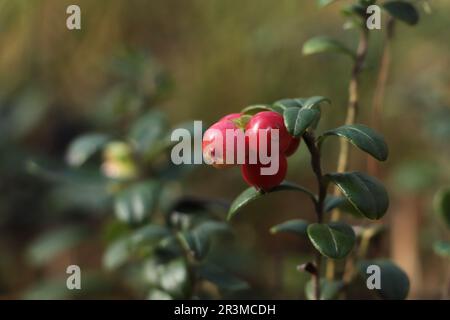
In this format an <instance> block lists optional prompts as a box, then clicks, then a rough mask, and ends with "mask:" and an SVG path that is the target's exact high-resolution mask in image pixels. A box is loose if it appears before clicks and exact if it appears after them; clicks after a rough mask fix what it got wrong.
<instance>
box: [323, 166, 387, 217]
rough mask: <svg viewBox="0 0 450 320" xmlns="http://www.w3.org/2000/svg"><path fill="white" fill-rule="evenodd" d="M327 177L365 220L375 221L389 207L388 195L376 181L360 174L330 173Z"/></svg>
mask: <svg viewBox="0 0 450 320" xmlns="http://www.w3.org/2000/svg"><path fill="white" fill-rule="evenodd" d="M327 177H328V179H330V180H331V181H332V182H333V183H334V184H336V185H337V186H338V187H339V189H340V190H341V191H342V193H343V195H344V196H345V197H346V198H347V199H348V201H349V202H350V203H351V204H352V205H353V207H354V208H355V209H356V210H358V212H360V213H361V214H362V215H363V216H365V217H366V218H369V219H371V220H376V219H380V218H381V217H383V215H384V214H385V213H386V211H387V209H388V207H389V198H388V194H387V192H386V189H385V188H384V187H383V185H382V184H381V182H379V181H378V180H377V179H375V178H373V177H370V176H368V175H367V174H365V173H362V172H349V173H332V174H328V175H327Z"/></svg>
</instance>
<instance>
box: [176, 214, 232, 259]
mask: <svg viewBox="0 0 450 320" xmlns="http://www.w3.org/2000/svg"><path fill="white" fill-rule="evenodd" d="M225 231H229V229H228V225H227V224H226V223H224V222H217V221H208V222H204V223H202V224H200V225H198V226H196V227H195V228H194V229H193V230H190V231H185V232H182V233H180V234H179V237H180V240H181V242H182V244H183V247H184V248H185V249H187V250H189V251H190V252H191V253H192V255H193V256H194V258H195V259H197V260H202V259H203V258H205V256H206V254H207V253H208V251H209V248H210V245H211V238H212V236H213V235H215V234H216V233H219V232H225Z"/></svg>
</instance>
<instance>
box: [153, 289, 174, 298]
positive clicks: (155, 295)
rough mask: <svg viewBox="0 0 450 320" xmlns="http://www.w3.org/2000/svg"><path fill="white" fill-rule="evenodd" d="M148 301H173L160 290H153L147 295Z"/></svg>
mask: <svg viewBox="0 0 450 320" xmlns="http://www.w3.org/2000/svg"><path fill="white" fill-rule="evenodd" d="M147 299H148V300H172V299H173V298H172V296H171V295H170V294H168V293H167V292H165V291H162V290H159V289H151V290H150V292H149V293H148V295H147Z"/></svg>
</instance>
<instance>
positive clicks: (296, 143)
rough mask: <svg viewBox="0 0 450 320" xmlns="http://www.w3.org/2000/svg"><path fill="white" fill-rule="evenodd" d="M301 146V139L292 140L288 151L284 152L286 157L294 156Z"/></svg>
mask: <svg viewBox="0 0 450 320" xmlns="http://www.w3.org/2000/svg"><path fill="white" fill-rule="evenodd" d="M299 145H300V138H292V140H291V143H290V144H289V146H288V148H287V150H286V151H285V152H284V155H285V156H286V157H290V156H292V155H293V154H294V153H295V151H297V149H298V146H299Z"/></svg>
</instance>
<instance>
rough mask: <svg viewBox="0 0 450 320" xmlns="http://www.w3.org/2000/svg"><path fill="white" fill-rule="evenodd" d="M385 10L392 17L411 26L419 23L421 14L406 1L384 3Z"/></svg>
mask: <svg viewBox="0 0 450 320" xmlns="http://www.w3.org/2000/svg"><path fill="white" fill-rule="evenodd" d="M383 8H384V9H385V10H386V11H387V12H388V13H389V14H390V15H391V16H392V17H394V18H396V19H398V20H401V21H403V22H405V23H407V24H409V25H411V26H413V25H415V24H417V23H418V22H419V12H418V11H417V9H416V8H415V7H414V6H413V5H412V4H411V3H408V2H405V1H388V2H385V3H383Z"/></svg>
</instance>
